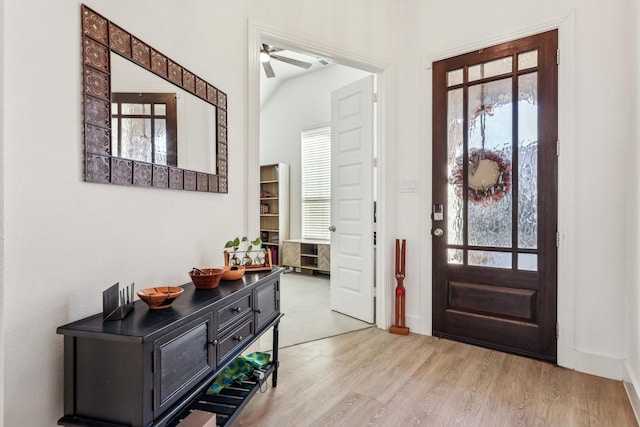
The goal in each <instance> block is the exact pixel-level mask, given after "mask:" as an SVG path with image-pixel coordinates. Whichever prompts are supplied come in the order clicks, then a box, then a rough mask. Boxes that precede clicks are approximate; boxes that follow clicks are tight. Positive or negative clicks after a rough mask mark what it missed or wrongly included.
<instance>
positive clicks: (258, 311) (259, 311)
mask: <svg viewBox="0 0 640 427" xmlns="http://www.w3.org/2000/svg"><path fill="white" fill-rule="evenodd" d="M253 311H254V312H255V313H258V314H260V313H262V309H261V308H259V309H257V310H253Z"/></svg>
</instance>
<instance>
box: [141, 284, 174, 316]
mask: <svg viewBox="0 0 640 427" xmlns="http://www.w3.org/2000/svg"><path fill="white" fill-rule="evenodd" d="M182 291H184V289H182V288H181V287H179V286H156V287H155V288H145V289H142V290H140V291H138V296H139V297H140V299H141V300H142V301H144V302H146V303H147V305H149V308H150V309H153V310H157V309H160V308H168V307H170V306H171V303H172V302H174V301H175V300H176V299H178V297H179V296H180V294H182Z"/></svg>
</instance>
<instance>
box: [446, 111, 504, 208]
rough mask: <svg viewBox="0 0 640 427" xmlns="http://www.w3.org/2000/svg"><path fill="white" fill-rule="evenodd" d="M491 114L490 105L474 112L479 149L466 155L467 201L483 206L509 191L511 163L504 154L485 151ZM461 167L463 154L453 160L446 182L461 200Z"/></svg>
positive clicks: (474, 149)
mask: <svg viewBox="0 0 640 427" xmlns="http://www.w3.org/2000/svg"><path fill="white" fill-rule="evenodd" d="M486 115H493V106H492V105H481V106H480V107H478V108H477V109H476V111H475V112H474V115H473V118H472V120H475V119H477V118H480V134H481V137H482V147H481V148H480V149H478V148H471V149H470V150H469V153H468V161H467V163H468V174H467V178H468V181H467V185H468V186H469V191H468V194H469V201H471V202H473V203H477V204H481V205H484V206H488V205H493V204H495V203H498V202H499V201H500V200H502V198H503V197H504V196H506V195H507V193H508V192H509V191H510V189H511V174H512V170H511V161H510V160H509V159H508V158H507V156H506V155H505V154H504V153H503V152H499V151H492V150H487V149H485V147H484V146H485V135H484V131H485V116H486ZM463 178H464V164H463V157H462V155H460V156H458V157H457V158H456V164H455V166H454V168H453V170H452V171H451V175H450V176H449V183H450V184H452V185H453V186H454V188H455V193H456V195H457V196H458V197H462V190H463V182H464V179H463Z"/></svg>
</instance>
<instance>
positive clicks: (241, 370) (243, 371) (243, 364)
mask: <svg viewBox="0 0 640 427" xmlns="http://www.w3.org/2000/svg"><path fill="white" fill-rule="evenodd" d="M270 358H271V355H270V354H269V353H263V352H261V351H256V352H255V353H250V354H247V355H246V356H238V357H236V358H235V360H234V361H233V362H231V363H229V364H228V365H227V367H226V368H224V370H223V371H222V372H220V374H219V375H218V376H217V377H216V380H215V381H214V382H213V384H211V386H210V387H209V389H208V390H207V394H208V395H216V394H218V393H220V392H221V391H222V390H223V389H224V388H226V387H229V386H230V385H232V384H233V383H234V382H242V381H245V380H247V379H248V378H249V374H251V373H252V372H253V371H255V370H259V369H262V368H263V367H264V366H265V365H266V364H267V363H269V359H270ZM263 378H264V377H263ZM263 378H260V379H261V380H262V379H263Z"/></svg>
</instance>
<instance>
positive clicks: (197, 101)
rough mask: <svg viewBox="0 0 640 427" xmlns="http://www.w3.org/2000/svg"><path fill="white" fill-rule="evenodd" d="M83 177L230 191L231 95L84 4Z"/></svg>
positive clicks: (138, 184) (116, 181)
mask: <svg viewBox="0 0 640 427" xmlns="http://www.w3.org/2000/svg"><path fill="white" fill-rule="evenodd" d="M82 46H83V49H82V63H83V67H82V80H83V94H84V96H83V122H84V163H85V166H84V180H85V181H87V182H94V183H101V184H118V185H134V186H140V187H151V188H167V189H175V190H189V191H202V192H209V193H227V192H228V182H227V177H228V156H227V95H226V94H225V93H224V92H222V91H220V90H219V89H217V88H216V87H215V86H213V85H212V84H210V83H209V82H207V81H206V80H204V79H202V78H201V77H200V76H198V75H197V74H194V73H193V72H191V71H190V70H189V69H187V68H186V67H184V66H183V65H181V64H178V63H177V62H175V61H173V60H172V59H171V58H169V57H167V56H166V55H164V54H163V53H161V52H160V51H158V50H156V49H155V48H153V47H152V46H150V45H148V44H147V43H145V42H144V41H142V40H140V39H139V38H137V37H135V35H133V34H131V33H129V32H128V31H126V30H124V29H123V28H122V27H119V26H118V25H116V24H114V23H113V22H110V21H109V20H108V19H106V18H104V17H103V16H101V15H100V14H98V13H96V12H95V11H93V10H91V9H89V8H88V7H87V6H85V5H82Z"/></svg>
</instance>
